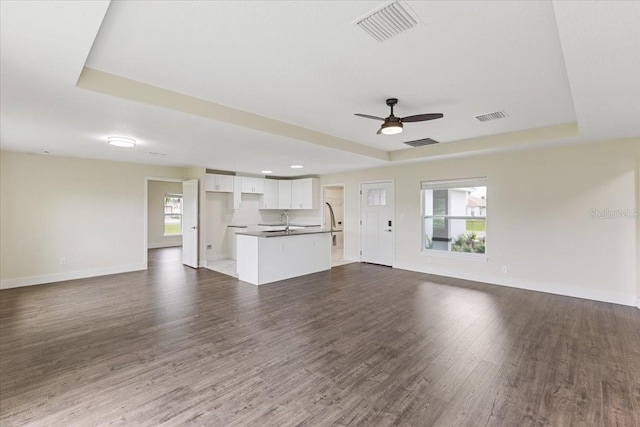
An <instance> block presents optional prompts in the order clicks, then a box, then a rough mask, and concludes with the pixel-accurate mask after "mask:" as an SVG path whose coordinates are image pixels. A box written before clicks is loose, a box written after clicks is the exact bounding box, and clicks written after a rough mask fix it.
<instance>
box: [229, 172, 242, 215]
mask: <svg viewBox="0 0 640 427" xmlns="http://www.w3.org/2000/svg"><path fill="white" fill-rule="evenodd" d="M241 190H242V178H241V177H239V176H234V177H233V193H231V203H232V205H233V209H240V202H241V201H242V194H241Z"/></svg>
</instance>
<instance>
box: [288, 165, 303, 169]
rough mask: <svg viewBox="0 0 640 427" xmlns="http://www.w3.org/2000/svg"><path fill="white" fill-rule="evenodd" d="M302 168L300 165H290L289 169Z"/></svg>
mask: <svg viewBox="0 0 640 427" xmlns="http://www.w3.org/2000/svg"><path fill="white" fill-rule="evenodd" d="M303 167H304V166H302V165H291V169H302V168H303Z"/></svg>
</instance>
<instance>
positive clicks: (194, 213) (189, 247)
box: [182, 179, 198, 268]
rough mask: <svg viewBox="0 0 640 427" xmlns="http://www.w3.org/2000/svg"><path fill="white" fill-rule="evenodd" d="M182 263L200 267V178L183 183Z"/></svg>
mask: <svg viewBox="0 0 640 427" xmlns="http://www.w3.org/2000/svg"><path fill="white" fill-rule="evenodd" d="M182 263H183V264H184V265H188V266H189V267H193V268H198V180H197V179H192V180H189V181H184V182H183V183H182Z"/></svg>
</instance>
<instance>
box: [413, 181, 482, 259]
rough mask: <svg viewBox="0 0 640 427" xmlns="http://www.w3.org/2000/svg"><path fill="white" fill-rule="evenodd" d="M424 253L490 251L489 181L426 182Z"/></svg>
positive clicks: (423, 183) (476, 252)
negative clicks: (488, 224)
mask: <svg viewBox="0 0 640 427" xmlns="http://www.w3.org/2000/svg"><path fill="white" fill-rule="evenodd" d="M422 214H423V233H422V250H423V251H444V252H463V253H471V254H484V253H485V252H486V240H487V231H486V222H487V180H486V178H469V179H457V180H450V181H424V182H422Z"/></svg>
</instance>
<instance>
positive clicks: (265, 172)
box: [260, 171, 273, 174]
mask: <svg viewBox="0 0 640 427" xmlns="http://www.w3.org/2000/svg"><path fill="white" fill-rule="evenodd" d="M260 173H264V174H267V173H273V171H260Z"/></svg>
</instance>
